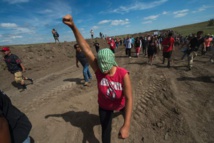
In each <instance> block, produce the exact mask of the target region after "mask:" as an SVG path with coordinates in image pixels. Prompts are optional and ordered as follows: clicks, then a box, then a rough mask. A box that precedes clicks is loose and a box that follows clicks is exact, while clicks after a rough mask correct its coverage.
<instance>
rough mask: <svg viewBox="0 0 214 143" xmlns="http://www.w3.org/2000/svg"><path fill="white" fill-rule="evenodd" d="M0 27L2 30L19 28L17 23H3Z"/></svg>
mask: <svg viewBox="0 0 214 143" xmlns="http://www.w3.org/2000/svg"><path fill="white" fill-rule="evenodd" d="M0 27H2V28H16V27H18V26H17V25H16V24H15V23H1V24H0Z"/></svg>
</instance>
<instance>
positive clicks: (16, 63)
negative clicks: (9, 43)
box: [1, 47, 33, 90]
mask: <svg viewBox="0 0 214 143" xmlns="http://www.w3.org/2000/svg"><path fill="white" fill-rule="evenodd" d="M1 51H2V52H3V53H4V61H5V63H6V65H7V68H8V71H9V72H10V73H12V74H13V75H14V79H15V81H16V83H20V84H21V85H22V89H23V90H24V89H27V87H26V84H25V80H29V81H30V82H31V83H32V84H33V79H31V78H27V77H24V76H23V74H22V73H23V72H25V67H24V65H23V64H22V62H21V60H20V59H19V57H18V56H17V55H15V54H12V53H11V51H10V48H9V47H3V48H2V49H1Z"/></svg>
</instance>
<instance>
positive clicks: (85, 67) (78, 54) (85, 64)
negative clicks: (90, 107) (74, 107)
mask: <svg viewBox="0 0 214 143" xmlns="http://www.w3.org/2000/svg"><path fill="white" fill-rule="evenodd" d="M74 48H75V50H76V66H77V67H79V65H78V62H80V63H81V65H82V66H83V77H84V80H85V83H84V86H88V82H89V79H91V78H92V76H91V73H90V71H89V63H88V61H87V59H86V56H85V55H84V53H83V52H82V50H81V48H80V47H79V44H75V45H74Z"/></svg>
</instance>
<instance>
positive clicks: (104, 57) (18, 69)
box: [0, 15, 213, 143]
mask: <svg viewBox="0 0 214 143" xmlns="http://www.w3.org/2000/svg"><path fill="white" fill-rule="evenodd" d="M63 23H64V24H65V25H67V26H68V27H69V28H70V29H71V31H72V32H73V34H74V36H75V38H76V42H77V43H76V44H75V45H74V49H75V51H76V66H77V67H79V64H78V63H79V62H80V63H81V65H82V67H83V77H84V80H85V83H84V85H85V86H87V85H88V84H89V81H90V80H91V79H92V74H91V73H90V71H89V66H91V68H92V70H93V71H94V73H95V78H96V80H97V90H98V95H97V97H98V111H99V118H100V123H101V128H102V142H103V143H110V142H111V124H112V118H113V114H114V111H119V112H121V113H122V114H123V117H124V122H123V124H122V126H121V128H120V129H119V131H118V138H121V139H125V138H127V137H128V136H129V130H130V126H131V115H132V105H133V99H132V86H131V81H130V75H129V71H127V70H126V69H125V68H123V67H120V66H118V64H117V63H116V61H115V52H116V50H117V48H118V47H119V46H124V49H125V55H126V56H127V57H128V58H132V57H133V55H132V49H134V51H135V55H134V57H137V58H138V57H139V56H140V52H141V51H142V55H143V56H144V57H148V64H150V65H152V64H153V60H154V58H155V56H156V55H157V54H158V53H160V52H162V53H161V54H162V63H163V64H165V59H167V67H168V68H170V67H171V61H172V54H173V53H172V52H173V49H174V48H175V46H177V47H181V48H182V51H183V52H184V55H183V56H182V57H181V59H184V58H185V56H187V57H188V69H189V70H191V69H192V67H193V60H194V58H195V57H196V56H197V54H198V51H199V50H201V55H202V56H204V55H206V54H207V52H209V51H210V50H211V46H212V44H213V43H212V42H213V36H211V35H205V36H202V35H203V31H198V32H197V33H196V34H192V35H189V36H186V37H183V36H181V35H180V34H177V33H175V32H173V31H166V32H164V33H161V34H160V35H156V34H153V35H152V34H151V35H149V34H148V35H145V36H138V37H131V36H129V35H128V36H127V37H126V38H123V39H122V38H119V37H116V38H114V37H106V42H107V43H108V45H109V48H100V45H99V43H98V42H97V40H95V41H94V42H93V46H94V47H95V49H96V54H97V55H96V56H95V55H94V53H93V52H92V50H91V47H90V46H89V44H88V43H87V42H86V40H85V39H84V38H83V36H82V35H81V33H80V32H79V30H78V28H77V27H76V26H75V23H74V21H73V18H72V16H71V15H66V16H64V17H63ZM90 33H91V38H92V39H93V38H94V37H93V36H94V32H93V30H91V31H90ZM52 34H53V37H54V39H55V42H56V41H58V42H59V39H58V37H59V34H58V33H57V31H56V30H55V29H53V30H52ZM100 38H103V34H102V33H100ZM1 51H2V53H4V61H5V63H6V65H7V67H8V71H9V72H11V73H12V74H13V75H14V79H15V81H16V82H17V83H20V85H21V86H22V88H23V89H26V84H25V80H29V81H30V82H31V83H32V84H33V80H32V79H31V78H27V77H24V76H23V72H24V71H25V68H24V65H23V64H22V62H21V60H20V59H19V57H18V56H17V55H15V54H12V53H11V51H10V48H9V47H3V48H2V49H1ZM210 61H211V62H213V54H212V56H211V57H210ZM0 100H1V102H0V107H1V108H0V121H1V122H0V140H1V141H3V142H4V143H7V142H14V143H16V142H17V143H23V142H24V143H25V142H26V143H29V132H30V130H31V123H30V121H29V120H28V118H27V117H26V115H25V114H24V113H22V112H21V111H19V110H18V109H17V108H16V107H15V106H13V105H12V103H11V101H10V99H9V97H8V96H7V95H6V94H4V93H3V92H2V91H0ZM8 107H10V108H8ZM8 109H10V110H9V111H7V110H8ZM15 115H16V116H19V119H17V118H16V116H15ZM18 120H19V122H20V123H19V122H18Z"/></svg>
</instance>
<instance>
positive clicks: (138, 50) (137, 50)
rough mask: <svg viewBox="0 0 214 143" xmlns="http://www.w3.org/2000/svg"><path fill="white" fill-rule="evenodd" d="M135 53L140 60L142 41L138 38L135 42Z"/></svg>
mask: <svg viewBox="0 0 214 143" xmlns="http://www.w3.org/2000/svg"><path fill="white" fill-rule="evenodd" d="M134 45H135V52H136V57H137V58H138V57H139V55H140V47H141V45H142V43H141V40H140V38H139V37H137V38H136V40H135V44H134Z"/></svg>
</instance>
